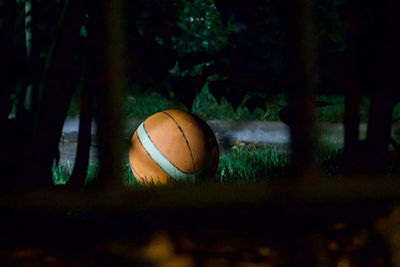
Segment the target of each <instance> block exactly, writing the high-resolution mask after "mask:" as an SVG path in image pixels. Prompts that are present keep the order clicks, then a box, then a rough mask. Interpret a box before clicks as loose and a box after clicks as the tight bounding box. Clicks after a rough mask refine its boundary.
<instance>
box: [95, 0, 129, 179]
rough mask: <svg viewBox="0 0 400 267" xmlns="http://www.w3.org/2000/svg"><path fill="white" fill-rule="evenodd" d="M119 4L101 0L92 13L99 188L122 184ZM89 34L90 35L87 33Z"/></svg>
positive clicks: (122, 78) (121, 84)
mask: <svg viewBox="0 0 400 267" xmlns="http://www.w3.org/2000/svg"><path fill="white" fill-rule="evenodd" d="M122 5H123V1H122V0H113V1H109V0H101V1H98V6H97V8H96V10H95V19H96V23H95V24H96V27H94V28H96V29H95V31H94V32H93V34H95V39H96V40H97V49H98V50H97V51H96V53H97V62H96V63H95V64H93V65H92V67H93V68H95V73H96V74H97V77H96V81H97V86H96V90H97V94H96V96H97V103H96V107H97V109H96V115H97V126H98V144H99V161H100V173H99V180H98V183H99V185H101V186H102V187H104V186H110V185H118V184H120V183H121V182H122V142H123V137H122V117H121V113H122V111H121V107H122V90H123V85H124V75H125V73H124V64H123V62H124V58H123V57H124V45H125V40H124V34H123V32H124V31H123V23H122V20H123V7H122ZM89 34H91V33H89Z"/></svg>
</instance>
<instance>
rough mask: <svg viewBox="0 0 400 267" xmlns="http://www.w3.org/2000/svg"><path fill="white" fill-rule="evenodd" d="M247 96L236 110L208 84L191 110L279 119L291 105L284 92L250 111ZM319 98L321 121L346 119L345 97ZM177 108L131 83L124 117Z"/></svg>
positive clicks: (399, 116) (398, 113)
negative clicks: (216, 97) (263, 105)
mask: <svg viewBox="0 0 400 267" xmlns="http://www.w3.org/2000/svg"><path fill="white" fill-rule="evenodd" d="M246 99H248V98H245V99H244V101H243V103H242V104H241V105H240V106H239V107H238V108H237V109H236V110H235V109H234V108H233V106H232V104H231V103H229V102H228V101H227V100H226V99H225V98H223V97H222V98H221V100H220V101H219V102H218V101H217V100H216V99H215V98H214V96H213V95H212V94H211V93H210V92H209V90H208V85H207V84H205V85H204V86H203V88H202V90H201V91H200V92H199V93H198V94H197V96H196V97H195V99H194V102H193V107H192V110H191V112H192V113H194V114H196V115H198V116H200V117H201V118H203V119H205V120H213V119H217V120H259V121H279V120H280V119H279V111H280V110H281V109H282V107H284V106H286V105H287V99H286V96H285V95H283V94H280V95H277V96H275V97H273V98H271V99H268V100H267V101H266V103H265V107H263V108H261V107H260V108H256V109H255V110H254V111H253V112H250V111H249V109H248V108H247V107H246V106H245V105H244V103H245V101H246ZM316 99H317V100H318V101H325V102H328V103H331V105H328V106H324V107H317V110H316V113H317V114H316V116H317V119H318V121H320V122H331V123H341V122H343V117H344V96H327V95H319V96H317V98H316ZM369 106H370V99H369V97H364V98H363V101H362V104H361V109H360V118H361V122H363V123H366V122H367V121H368V112H369ZM173 108H180V109H182V108H183V109H185V108H184V107H183V106H182V105H177V104H176V103H174V102H173V101H171V100H169V99H167V98H165V97H162V96H161V95H160V94H158V93H157V92H154V91H153V92H152V91H143V92H142V91H141V90H140V88H139V87H138V86H131V87H130V88H128V89H127V90H126V97H125V103H124V107H123V116H124V117H125V118H142V119H144V118H147V117H148V116H150V115H152V114H154V113H156V112H159V111H162V110H165V109H173ZM78 114H79V104H78V101H77V100H76V98H75V99H74V100H73V102H72V104H71V106H70V108H69V111H68V115H69V116H77V115H78ZM393 121H394V122H396V121H400V103H398V104H397V105H396V106H395V108H394V111H393Z"/></svg>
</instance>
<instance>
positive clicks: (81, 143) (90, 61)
mask: <svg viewBox="0 0 400 267" xmlns="http://www.w3.org/2000/svg"><path fill="white" fill-rule="evenodd" d="M89 16H91V15H90V14H89ZM95 26H96V25H94V24H93V21H90V22H89V24H88V25H87V29H88V32H89V35H88V37H87V46H86V47H87V49H85V54H86V55H87V58H86V66H85V70H84V78H83V79H84V81H83V87H82V92H81V96H80V115H79V134H78V148H77V151H76V157H75V165H74V169H73V171H72V174H71V177H70V179H69V181H68V186H69V187H71V188H75V189H79V188H81V187H82V186H84V184H85V181H86V177H87V171H88V167H89V157H90V146H91V139H92V136H91V129H92V122H93V115H94V114H93V111H94V98H95V89H94V86H96V80H97V78H98V77H96V76H95V74H94V72H93V69H94V68H95V65H94V62H95V56H96V55H95V54H94V53H93V51H95V49H96V45H97V44H96V40H95V39H94V38H93V36H92V34H91V33H92V32H93V31H94V30H95V29H94V27H95Z"/></svg>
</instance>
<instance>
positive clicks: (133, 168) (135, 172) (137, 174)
mask: <svg viewBox="0 0 400 267" xmlns="http://www.w3.org/2000/svg"><path fill="white" fill-rule="evenodd" d="M138 139H139V138H138ZM145 150H146V149H145ZM131 168H132V174H133V176H134V177H135V179H136V180H139V179H142V177H140V175H139V173H138V172H137V171H136V169H135V167H133V165H131ZM135 174H136V175H135ZM136 176H137V177H136Z"/></svg>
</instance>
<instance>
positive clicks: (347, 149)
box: [341, 3, 362, 175]
mask: <svg viewBox="0 0 400 267" xmlns="http://www.w3.org/2000/svg"><path fill="white" fill-rule="evenodd" d="M349 5H350V7H349V10H350V12H349V14H348V15H347V31H346V41H347V50H346V51H345V53H344V54H343V55H342V73H341V81H342V84H343V87H344V89H345V92H346V94H345V113H344V163H343V167H344V172H345V173H346V174H350V175H351V174H355V173H356V172H357V171H359V170H360V166H359V165H360V158H359V157H360V140H359V134H360V130H359V127H360V105H361V100H362V92H361V84H360V61H359V60H360V57H359V56H360V55H359V50H360V45H361V43H360V42H359V26H360V10H359V3H353V4H349Z"/></svg>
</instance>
